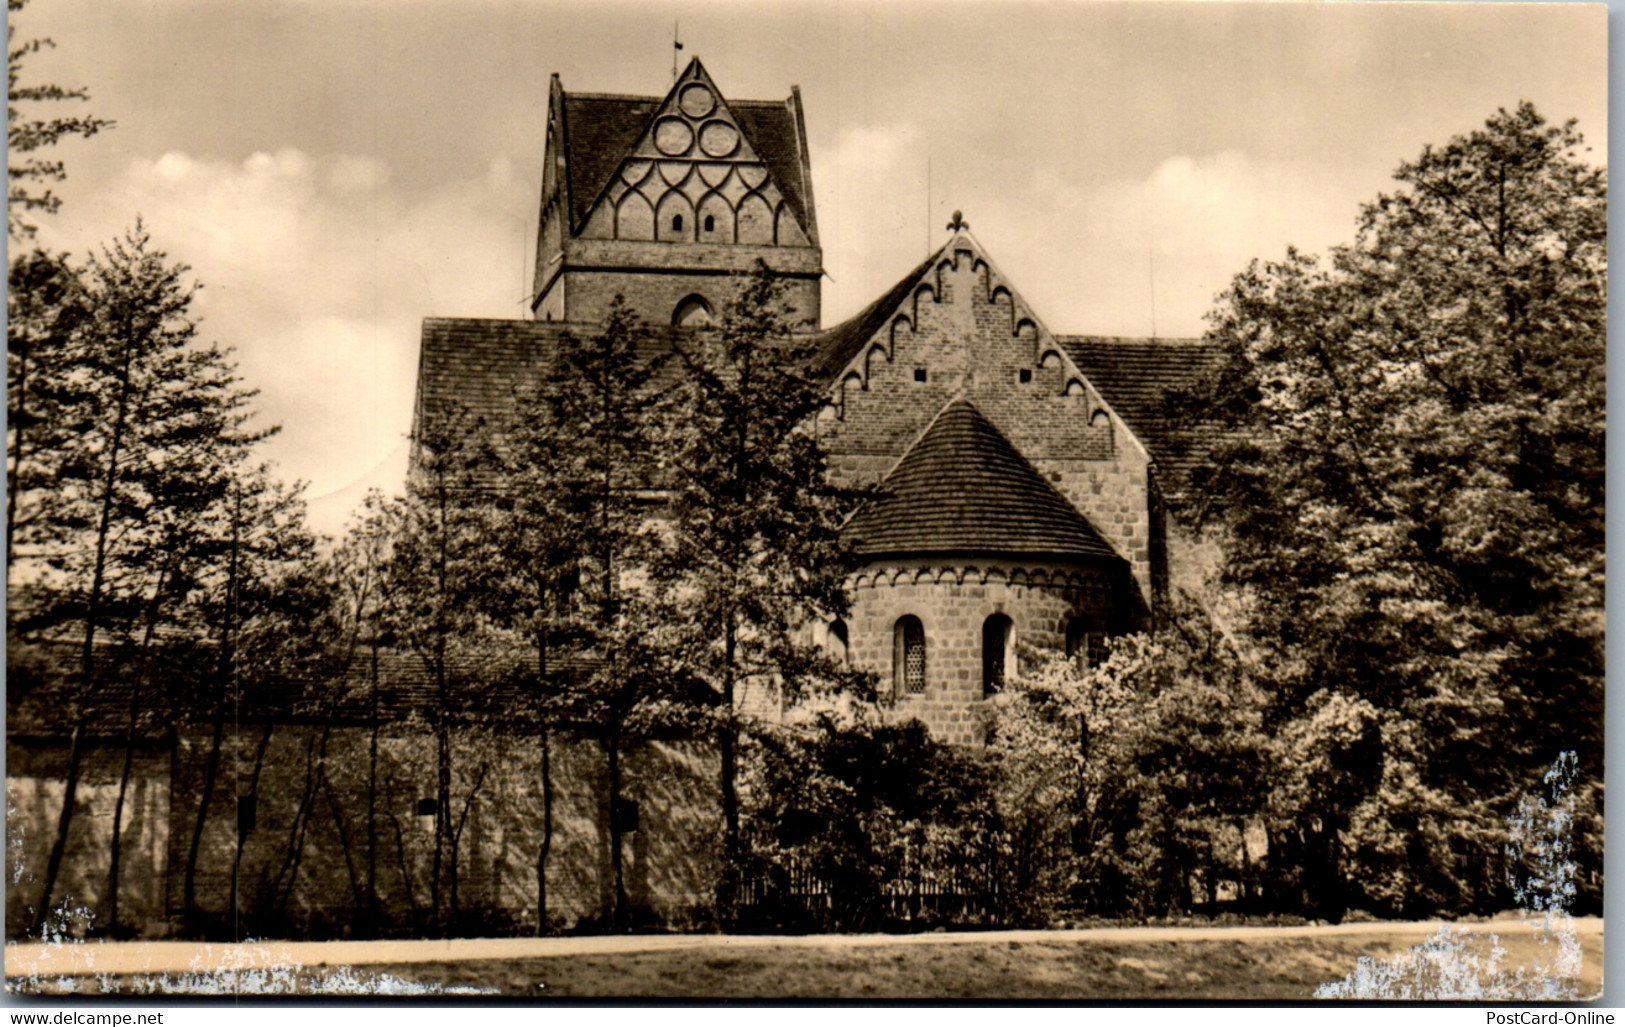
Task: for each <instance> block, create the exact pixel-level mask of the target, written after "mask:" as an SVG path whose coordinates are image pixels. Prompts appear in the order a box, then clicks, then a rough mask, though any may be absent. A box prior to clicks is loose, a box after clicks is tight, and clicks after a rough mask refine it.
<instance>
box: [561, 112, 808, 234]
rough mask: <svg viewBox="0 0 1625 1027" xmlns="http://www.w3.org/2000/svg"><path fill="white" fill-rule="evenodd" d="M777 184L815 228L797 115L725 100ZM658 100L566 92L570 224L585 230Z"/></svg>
mask: <svg viewBox="0 0 1625 1027" xmlns="http://www.w3.org/2000/svg"><path fill="white" fill-rule="evenodd" d="M724 102H725V103H727V105H728V109H729V110H731V111H732V112H733V113H734V116H735V117H736V118H737V119H738V120H739V127H740V129H741V130H742V131H743V132H744V133H745V138H746V139H747V140H749V141H750V145H751V146H752V148H754V149H755V150H756V153H757V155H758V156H760V157H761V158H762V161H763V163H765V164H766V165H767V170H768V173H769V174H771V175H772V176H773V181H774V182H776V183H778V186H779V189H780V190H782V191H783V193H784V196H785V200H786V201H787V202H788V203H789V204H790V207H791V208H792V209H793V210H794V211H795V213H796V217H797V218H798V219H800V221H801V223H802V224H803V225H806V226H808V229H809V234H810V231H811V228H812V224H813V222H812V218H811V216H810V214H809V211H810V210H811V208H812V196H811V193H810V192H809V190H810V188H811V186H810V184H809V183H808V182H806V181H804V180H803V177H802V161H801V130H800V126H799V125H797V124H796V117H795V112H794V111H793V110H791V109H790V106H789V104H787V103H786V102H784V101H782V100H779V101H773V100H725V101H724ZM661 103H662V98H661V97H657V96H612V95H609V94H604V93H566V94H564V133H565V143H566V146H567V147H568V152H567V156H566V161H567V163H568V165H569V169H570V225H571V228H572V230H578V229H580V227H581V225H582V224H583V223H584V222H585V221H586V220H587V215H588V214H590V213H591V212H592V204H593V201H594V200H596V199H598V194H599V193H600V192H602V191H603V188H604V186H605V185H606V184H607V183H608V182H609V180H610V177H611V176H612V175H614V174H615V172H616V170H617V169H618V168H619V167H620V166H621V161H622V159H624V158H625V157H626V155H627V154H628V153H630V152H631V150H632V147H634V146H635V145H637V141H638V139H639V137H641V136H642V135H643V130H644V128H645V127H647V126H648V124H649V119H650V118H651V117H653V116H654V113H655V111H657V110H659V109H660V105H661Z"/></svg>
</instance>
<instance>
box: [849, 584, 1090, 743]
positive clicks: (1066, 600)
mask: <svg viewBox="0 0 1625 1027" xmlns="http://www.w3.org/2000/svg"><path fill="white" fill-rule="evenodd" d="M852 585H853V589H852V597H853V602H852V610H851V618H850V620H849V621H848V622H847V632H848V638H849V644H850V649H849V653H850V659H851V660H852V661H853V662H854V663H855V664H858V665H859V666H864V667H868V668H870V669H872V670H874V671H876V672H878V673H879V674H880V682H881V683H880V687H881V689H882V691H883V692H893V693H895V694H897V699H898V702H897V704H896V706H895V707H894V708H893V709H892V711H891V713H890V714H889V716H890V717H893V718H895V719H897V720H909V719H914V718H917V719H919V720H921V721H923V722H924V723H925V724H926V726H927V727H929V728H930V729H931V733H932V734H933V735H934V736H935V737H937V738H940V739H942V740H944V741H948V742H954V743H960V744H972V745H979V744H981V743H982V742H983V741H984V739H985V734H986V730H985V713H984V712H983V711H984V705H985V697H984V695H983V694H982V628H983V625H984V623H985V622H986V621H987V619H988V618H989V617H991V616H993V615H994V614H999V613H1002V614H1004V615H1005V616H1007V617H1009V618H1010V620H1011V622H1012V625H1011V626H1012V639H1011V648H1012V651H1013V649H1014V646H1015V644H1016V643H1017V642H1024V643H1026V644H1028V645H1033V646H1038V647H1042V648H1047V649H1061V648H1062V647H1063V645H1064V644H1065V638H1066V629H1067V624H1068V622H1069V621H1070V620H1072V619H1073V618H1081V619H1082V620H1083V621H1084V624H1085V630H1089V631H1106V632H1109V631H1115V630H1118V629H1119V628H1118V625H1119V623H1120V613H1119V610H1118V606H1119V604H1118V602H1117V599H1116V593H1117V587H1114V586H1118V587H1120V586H1119V583H1115V582H1113V580H1112V576H1111V574H1110V572H1109V571H1107V570H1104V569H1095V568H1090V567H1077V566H1065V565H1055V564H1036V565H1035V564H1031V563H1028V564H1018V563H1014V562H1010V561H978V562H976V563H974V564H971V563H966V564H958V563H954V564H950V563H943V562H933V561H926V560H914V561H903V562H899V563H896V564H889V565H871V566H868V567H865V568H863V569H862V570H860V571H859V572H858V573H857V574H856V575H855V576H854V577H853V579H852ZM908 615H913V616H915V617H918V618H919V619H920V622H921V624H922V626H923V627H924V629H925V691H924V692H923V693H922V694H919V695H904V694H901V692H900V689H901V687H902V686H901V684H900V683H899V682H898V681H897V680H896V674H895V672H894V667H893V662H894V661H893V646H894V637H895V629H896V625H897V621H898V619H899V618H901V617H904V616H908ZM1009 660H1011V661H1012V662H1008V663H1007V664H1006V666H1007V668H1008V670H1007V673H1014V670H1015V664H1014V662H1013V660H1014V656H1013V655H1011V656H1010V657H1009Z"/></svg>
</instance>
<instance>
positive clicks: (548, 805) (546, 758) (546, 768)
mask: <svg viewBox="0 0 1625 1027" xmlns="http://www.w3.org/2000/svg"><path fill="white" fill-rule="evenodd" d="M549 734H550V732H549V731H548V728H547V725H546V724H545V723H544V724H543V725H542V844H541V847H540V848H539V849H538V850H537V852H536V936H537V937H538V938H539V937H541V936H543V935H545V934H546V933H547V857H548V856H549V855H550V854H551V853H552V851H553V766H552V752H551V750H552V745H551V741H550V739H549Z"/></svg>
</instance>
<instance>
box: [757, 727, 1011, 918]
mask: <svg viewBox="0 0 1625 1027" xmlns="http://www.w3.org/2000/svg"><path fill="white" fill-rule="evenodd" d="M747 766H748V767H749V768H750V769H749V773H748V776H747V778H746V782H745V785H746V787H745V788H744V789H743V790H742V791H743V793H744V797H745V809H746V813H747V816H746V822H745V830H744V842H745V845H744V854H743V858H742V862H743V864H744V865H743V866H742V867H741V873H740V875H739V877H740V880H741V881H742V882H743V883H742V885H741V887H742V891H743V893H742V894H741V895H739V896H736V898H735V902H734V903H733V905H734V906H735V908H736V910H737V916H738V919H739V923H738V924H736V925H735V926H736V927H738V928H741V929H759V930H789V931H870V930H877V929H883V928H904V929H906V928H907V927H909V926H915V927H923V926H929V925H932V924H934V923H936V922H940V920H942V919H959V918H960V917H956V916H952V915H951V914H952V913H953V912H955V911H954V910H947V911H945V910H944V909H943V906H944V904H945V903H944V901H943V895H942V893H943V892H945V891H946V892H948V893H950V894H948V895H947V897H946V904H947V905H954V904H955V902H956V895H955V894H954V893H966V892H975V891H983V892H985V890H986V885H987V882H988V880H989V876H988V875H987V874H986V873H985V872H984V873H980V874H979V873H977V869H978V864H981V865H982V866H984V867H985V866H986V865H987V861H988V858H989V857H991V856H992V852H991V847H990V845H989V844H988V840H987V839H988V836H989V834H990V830H989V828H990V818H991V806H990V803H989V797H990V796H991V794H992V791H993V775H992V768H991V766H990V765H989V763H988V762H987V761H986V760H985V759H984V758H982V756H981V754H979V753H977V752H975V751H972V750H967V749H962V748H956V747H953V746H949V745H946V744H944V743H942V742H938V741H935V740H933V739H932V738H931V736H930V734H929V733H928V732H927V730H926V728H925V726H924V725H922V724H920V723H919V722H918V721H911V722H909V723H906V724H901V725H876V724H872V723H865V722H862V721H859V722H856V723H854V722H851V721H845V720H842V719H839V718H837V717H834V716H824V717H820V718H819V719H817V720H816V721H815V722H813V723H812V724H811V725H808V726H805V727H797V728H775V729H770V730H764V731H762V732H760V733H758V734H757V735H756V736H755V737H754V739H753V740H752V745H751V748H750V751H749V753H748V760H747ZM950 876H951V877H953V878H954V880H946V879H945V878H947V877H950ZM959 897H960V898H962V897H963V896H959ZM958 905H959V906H960V907H961V909H960V910H959V911H960V912H963V908H964V907H965V906H966V905H968V904H967V903H965V902H962V901H961V902H958Z"/></svg>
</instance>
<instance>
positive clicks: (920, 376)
mask: <svg viewBox="0 0 1625 1027" xmlns="http://www.w3.org/2000/svg"><path fill="white" fill-rule="evenodd" d="M914 380H915V381H917V382H923V381H925V368H923V367H916V368H915V369H914Z"/></svg>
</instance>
